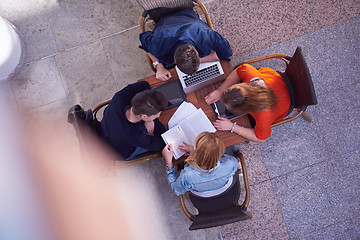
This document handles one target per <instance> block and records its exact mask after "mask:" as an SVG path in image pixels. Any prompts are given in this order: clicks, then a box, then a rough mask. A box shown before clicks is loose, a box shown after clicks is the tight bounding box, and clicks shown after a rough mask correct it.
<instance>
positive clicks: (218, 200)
mask: <svg viewBox="0 0 360 240" xmlns="http://www.w3.org/2000/svg"><path fill="white" fill-rule="evenodd" d="M189 195H190V200H191V202H192V204H193V205H194V206H195V207H196V208H197V209H198V210H199V213H207V212H218V211H222V210H225V209H228V208H231V207H233V206H235V205H236V204H237V202H238V200H239V198H240V181H239V172H238V171H236V173H235V174H234V176H233V181H232V184H231V186H230V187H229V188H228V189H227V190H226V191H225V192H223V193H221V194H219V195H217V196H213V197H199V196H197V195H195V194H193V193H191V192H189Z"/></svg>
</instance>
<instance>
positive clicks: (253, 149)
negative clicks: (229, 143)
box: [234, 142, 269, 186]
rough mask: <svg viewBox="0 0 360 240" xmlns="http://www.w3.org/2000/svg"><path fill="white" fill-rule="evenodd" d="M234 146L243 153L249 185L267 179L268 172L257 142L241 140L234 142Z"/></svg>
mask: <svg viewBox="0 0 360 240" xmlns="http://www.w3.org/2000/svg"><path fill="white" fill-rule="evenodd" d="M234 148H235V149H237V150H240V151H241V152H242V153H243V156H244V159H245V163H246V169H247V172H248V178H249V184H250V186H252V185H255V184H258V183H260V182H263V181H265V180H269V174H268V172H267V169H266V166H265V163H264V160H263V157H262V155H261V152H260V148H259V144H257V143H253V142H243V143H240V144H236V145H235V146H234Z"/></svg>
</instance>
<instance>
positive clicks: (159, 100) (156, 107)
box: [131, 89, 168, 116]
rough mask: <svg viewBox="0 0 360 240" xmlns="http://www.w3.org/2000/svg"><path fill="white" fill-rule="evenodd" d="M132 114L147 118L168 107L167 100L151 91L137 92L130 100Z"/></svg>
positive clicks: (159, 93) (158, 93)
mask: <svg viewBox="0 0 360 240" xmlns="http://www.w3.org/2000/svg"><path fill="white" fill-rule="evenodd" d="M131 106H132V110H133V112H134V114H136V115H140V114H145V115H147V116H151V115H155V114H158V113H159V112H160V111H164V110H165V109H166V107H167V106H168V100H167V98H166V97H165V96H164V94H162V93H161V92H157V91H155V90H152V89H148V90H145V91H143V92H139V93H137V94H136V95H135V97H134V98H133V99H132V100H131Z"/></svg>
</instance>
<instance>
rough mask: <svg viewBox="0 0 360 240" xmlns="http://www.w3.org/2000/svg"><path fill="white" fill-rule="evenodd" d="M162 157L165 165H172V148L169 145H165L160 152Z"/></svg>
mask: <svg viewBox="0 0 360 240" xmlns="http://www.w3.org/2000/svg"><path fill="white" fill-rule="evenodd" d="M161 153H162V155H163V158H164V160H165V163H166V164H171V163H172V158H173V147H172V145H171V144H166V146H165V147H164V149H163V150H162V152H161Z"/></svg>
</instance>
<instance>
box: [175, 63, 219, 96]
mask: <svg viewBox="0 0 360 240" xmlns="http://www.w3.org/2000/svg"><path fill="white" fill-rule="evenodd" d="M175 69H176V72H177V74H178V76H179V80H180V83H181V86H182V87H183V90H184V92H185V94H188V93H191V92H194V91H197V90H199V89H202V88H204V87H207V86H209V85H211V84H213V83H216V82H218V81H221V80H224V79H225V74H224V70H223V69H222V67H221V64H220V62H207V63H201V64H200V66H199V69H198V70H197V71H196V72H195V73H194V74H192V75H189V74H186V73H183V72H181V71H180V69H179V68H178V67H177V66H175Z"/></svg>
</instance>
